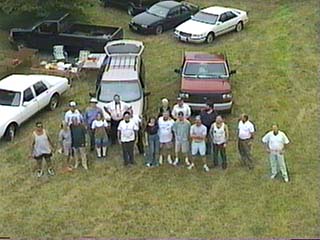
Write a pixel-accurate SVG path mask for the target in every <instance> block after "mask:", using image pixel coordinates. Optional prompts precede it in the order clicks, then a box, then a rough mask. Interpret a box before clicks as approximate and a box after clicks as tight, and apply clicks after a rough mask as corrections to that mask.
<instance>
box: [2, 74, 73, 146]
mask: <svg viewBox="0 0 320 240" xmlns="http://www.w3.org/2000/svg"><path fill="white" fill-rule="evenodd" d="M69 88H70V82H69V80H68V79H67V78H63V77H56V76H49V75H22V74H14V75H10V76H8V77H6V78H4V79H2V80H1V81H0V113H1V118H0V138H2V137H4V138H5V139H7V140H13V138H14V137H15V134H16V131H17V128H18V127H19V126H20V125H21V124H22V123H23V122H25V121H26V120H28V119H29V118H30V117H32V116H33V115H34V114H36V113H37V112H39V111H40V110H41V109H43V108H45V107H48V109H49V110H54V109H56V108H57V106H58V104H59V99H60V96H61V94H63V93H64V92H66V91H67V90H68V89H69Z"/></svg>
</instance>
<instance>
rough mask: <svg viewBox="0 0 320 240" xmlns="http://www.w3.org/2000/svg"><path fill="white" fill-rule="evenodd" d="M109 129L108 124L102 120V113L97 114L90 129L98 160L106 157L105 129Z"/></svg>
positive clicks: (106, 138) (106, 139)
mask: <svg viewBox="0 0 320 240" xmlns="http://www.w3.org/2000/svg"><path fill="white" fill-rule="evenodd" d="M108 128H109V124H108V122H107V121H106V120H105V119H104V118H103V115H102V113H97V116H96V119H95V120H94V121H93V122H92V125H91V129H92V131H93V133H94V136H95V137H94V138H95V147H96V151H97V157H98V158H102V157H103V158H105V157H106V156H107V146H108V135H107V129H108Z"/></svg>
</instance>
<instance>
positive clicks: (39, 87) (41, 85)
mask: <svg viewBox="0 0 320 240" xmlns="http://www.w3.org/2000/svg"><path fill="white" fill-rule="evenodd" d="M33 88H34V91H35V92H36V95H37V96H39V95H40V94H41V93H43V92H44V91H46V90H48V88H47V86H46V85H45V84H44V83H43V82H37V83H36V84H34V85H33Z"/></svg>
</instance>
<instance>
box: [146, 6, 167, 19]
mask: <svg viewBox="0 0 320 240" xmlns="http://www.w3.org/2000/svg"><path fill="white" fill-rule="evenodd" d="M147 12H148V13H150V14H152V15H156V16H158V17H162V18H165V17H167V15H168V12H169V9H168V8H165V7H161V6H159V5H153V6H152V7H151V8H149V9H148V10H147Z"/></svg>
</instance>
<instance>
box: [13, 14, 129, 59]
mask: <svg viewBox="0 0 320 240" xmlns="http://www.w3.org/2000/svg"><path fill="white" fill-rule="evenodd" d="M68 15H69V14H64V15H60V16H57V17H53V18H50V19H48V20H45V21H42V22H40V23H38V24H36V25H34V26H33V27H32V28H30V29H20V28H13V29H11V30H10V37H9V40H10V41H11V42H12V43H13V44H14V45H15V46H17V47H23V46H25V47H29V48H35V49H39V50H47V51H52V48H53V46H54V45H64V47H65V50H66V51H67V52H73V53H76V52H78V51H79V50H89V51H92V52H104V46H105V45H106V43H107V42H109V41H113V40H119V39H122V38H123V29H122V28H121V27H110V26H96V25H89V24H79V23H68V21H67V17H68Z"/></svg>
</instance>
